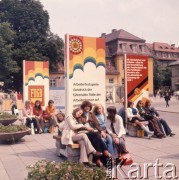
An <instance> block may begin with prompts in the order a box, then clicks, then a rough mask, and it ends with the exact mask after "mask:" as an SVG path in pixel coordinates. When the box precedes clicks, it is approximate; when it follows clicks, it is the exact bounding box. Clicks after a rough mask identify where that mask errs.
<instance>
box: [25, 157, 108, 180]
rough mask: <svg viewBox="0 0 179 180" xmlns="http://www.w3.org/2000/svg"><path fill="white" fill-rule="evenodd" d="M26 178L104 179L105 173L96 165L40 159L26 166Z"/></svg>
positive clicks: (33, 179) (36, 179) (30, 179)
mask: <svg viewBox="0 0 179 180" xmlns="http://www.w3.org/2000/svg"><path fill="white" fill-rule="evenodd" d="M28 169H29V172H28V180H41V179H49V180H50V179H51V180H54V179H57V180H60V179H70V180H71V179H74V180H78V179H79V180H80V179H82V180H93V179H95V180H106V179H107V178H106V173H105V171H104V170H102V169H100V168H98V167H93V168H91V167H86V166H84V165H81V164H77V163H74V162H70V161H64V162H61V163H54V162H53V163H52V162H50V161H46V160H41V161H38V162H37V163H36V164H35V165H34V166H32V165H30V166H28Z"/></svg>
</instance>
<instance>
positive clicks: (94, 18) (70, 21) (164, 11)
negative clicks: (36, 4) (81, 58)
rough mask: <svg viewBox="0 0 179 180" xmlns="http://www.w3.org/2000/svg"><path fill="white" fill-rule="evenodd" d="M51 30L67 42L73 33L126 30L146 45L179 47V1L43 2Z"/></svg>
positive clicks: (88, 34) (108, 0) (96, 35)
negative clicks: (147, 43) (66, 36)
mask: <svg viewBox="0 0 179 180" xmlns="http://www.w3.org/2000/svg"><path fill="white" fill-rule="evenodd" d="M40 1H41V3H42V4H43V6H44V9H45V10H47V11H48V13H49V16H50V28H51V31H52V32H53V33H55V34H58V35H59V36H60V37H61V38H63V39H64V35H65V34H66V33H68V34H74V35H82V36H93V37H99V36H100V35H101V33H110V32H111V30H112V29H124V30H126V31H128V32H130V33H132V34H134V35H136V36H138V37H140V38H143V39H145V40H146V42H150V43H151V42H165V43H169V44H176V46H179V0H40Z"/></svg>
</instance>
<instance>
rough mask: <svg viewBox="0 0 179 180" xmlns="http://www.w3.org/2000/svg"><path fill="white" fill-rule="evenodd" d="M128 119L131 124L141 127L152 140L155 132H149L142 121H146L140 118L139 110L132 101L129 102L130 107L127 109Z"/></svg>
mask: <svg viewBox="0 0 179 180" xmlns="http://www.w3.org/2000/svg"><path fill="white" fill-rule="evenodd" d="M127 118H128V120H129V122H131V123H135V124H137V125H138V126H139V127H141V128H142V129H143V130H144V131H145V132H146V133H147V134H148V137H149V138H150V137H151V136H152V135H153V134H154V132H152V131H149V130H148V129H147V128H146V127H145V126H144V125H143V123H142V121H145V119H144V118H143V117H141V116H140V114H139V113H138V110H137V108H134V103H133V102H132V101H129V102H128V107H127Z"/></svg>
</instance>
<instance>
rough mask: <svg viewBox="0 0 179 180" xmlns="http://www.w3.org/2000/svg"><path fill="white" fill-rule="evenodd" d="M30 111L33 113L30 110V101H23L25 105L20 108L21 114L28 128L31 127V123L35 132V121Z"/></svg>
mask: <svg viewBox="0 0 179 180" xmlns="http://www.w3.org/2000/svg"><path fill="white" fill-rule="evenodd" d="M32 113H33V110H32V107H31V104H30V101H25V106H24V107H23V109H22V115H23V117H24V118H25V119H26V123H25V125H26V126H27V127H29V128H32V125H31V124H33V127H34V131H35V133H37V121H36V119H35V118H34V117H33V115H32Z"/></svg>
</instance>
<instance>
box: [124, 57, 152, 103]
mask: <svg viewBox="0 0 179 180" xmlns="http://www.w3.org/2000/svg"><path fill="white" fill-rule="evenodd" d="M125 92H126V101H127V100H128V101H129V100H131V101H133V102H134V103H136V102H137V101H138V100H142V98H148V96H149V92H148V57H147V56H137V55H136V56H135V55H126V56H125Z"/></svg>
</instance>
